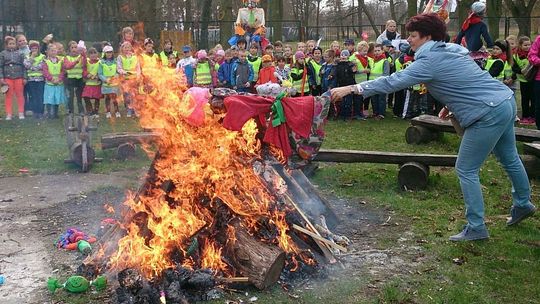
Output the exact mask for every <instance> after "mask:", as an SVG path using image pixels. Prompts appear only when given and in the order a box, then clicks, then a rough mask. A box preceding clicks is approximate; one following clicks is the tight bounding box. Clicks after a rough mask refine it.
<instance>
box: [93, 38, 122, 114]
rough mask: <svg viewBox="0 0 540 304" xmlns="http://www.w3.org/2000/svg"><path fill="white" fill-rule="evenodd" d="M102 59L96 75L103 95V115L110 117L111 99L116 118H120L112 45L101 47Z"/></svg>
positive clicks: (116, 75)
mask: <svg viewBox="0 0 540 304" xmlns="http://www.w3.org/2000/svg"><path fill="white" fill-rule="evenodd" d="M103 55H104V57H103V59H101V61H100V62H99V67H98V76H99V79H100V80H101V94H103V96H104V97H105V109H106V111H107V112H106V113H105V117H107V118H111V117H112V115H111V101H112V103H113V105H114V113H115V116H116V117H117V118H120V117H121V115H120V111H119V110H118V101H117V96H118V84H117V83H116V82H118V72H117V68H116V66H117V65H116V60H114V53H113V47H112V46H110V45H107V46H105V47H103Z"/></svg>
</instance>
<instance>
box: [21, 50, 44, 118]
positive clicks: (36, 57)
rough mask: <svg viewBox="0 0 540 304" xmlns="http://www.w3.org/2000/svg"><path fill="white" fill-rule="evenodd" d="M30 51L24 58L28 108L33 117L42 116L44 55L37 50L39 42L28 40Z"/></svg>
mask: <svg viewBox="0 0 540 304" xmlns="http://www.w3.org/2000/svg"><path fill="white" fill-rule="evenodd" d="M28 45H29V47H30V53H29V54H28V56H27V57H26V59H25V60H24V67H25V68H26V71H27V74H28V82H27V83H26V90H27V92H28V105H29V108H28V110H30V111H32V113H33V116H34V117H35V118H38V119H39V118H42V117H43V90H44V88H45V79H44V78H43V65H44V64H45V62H44V60H45V55H43V54H41V53H40V52H39V42H37V41H35V40H30V42H29V43H28Z"/></svg>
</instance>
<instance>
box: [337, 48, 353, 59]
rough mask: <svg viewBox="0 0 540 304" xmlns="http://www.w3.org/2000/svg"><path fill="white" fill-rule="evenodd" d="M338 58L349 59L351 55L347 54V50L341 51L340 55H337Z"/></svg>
mask: <svg viewBox="0 0 540 304" xmlns="http://www.w3.org/2000/svg"><path fill="white" fill-rule="evenodd" d="M339 56H340V57H347V58H348V57H349V56H351V53H349V50H343V51H341V53H340V54H339Z"/></svg>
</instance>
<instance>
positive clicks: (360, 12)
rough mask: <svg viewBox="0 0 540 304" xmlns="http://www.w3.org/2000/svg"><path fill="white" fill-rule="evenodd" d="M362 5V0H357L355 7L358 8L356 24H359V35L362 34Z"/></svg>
mask: <svg viewBox="0 0 540 304" xmlns="http://www.w3.org/2000/svg"><path fill="white" fill-rule="evenodd" d="M364 5H365V4H364V0H358V6H357V7H356V9H357V10H358V26H360V36H362V33H363V32H364V16H363V15H362V14H363V13H364V12H363V7H364Z"/></svg>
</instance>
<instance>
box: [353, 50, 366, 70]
mask: <svg viewBox="0 0 540 304" xmlns="http://www.w3.org/2000/svg"><path fill="white" fill-rule="evenodd" d="M355 55H356V59H358V60H359V61H360V63H361V64H362V66H363V67H364V68H366V67H367V66H368V58H367V56H362V55H360V54H358V53H357V54H355Z"/></svg>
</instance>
